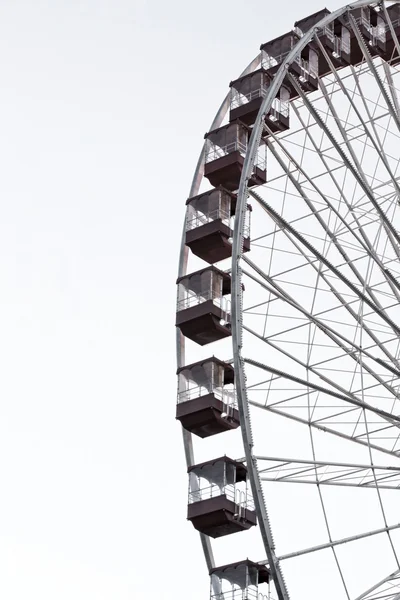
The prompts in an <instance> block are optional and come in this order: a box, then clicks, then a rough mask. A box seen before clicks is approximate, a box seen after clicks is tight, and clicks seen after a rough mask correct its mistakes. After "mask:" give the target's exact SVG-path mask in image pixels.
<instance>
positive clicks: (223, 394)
mask: <svg viewBox="0 0 400 600" xmlns="http://www.w3.org/2000/svg"><path fill="white" fill-rule="evenodd" d="M208 394H213V395H214V396H215V397H216V398H217V399H218V400H221V402H223V403H224V409H225V412H226V413H227V415H228V416H231V414H232V410H233V409H234V408H236V409H237V402H236V392H235V390H227V389H225V388H223V387H214V386H213V385H212V383H211V382H210V385H209V386H208V387H206V386H205V385H196V386H193V387H191V388H189V389H188V390H183V391H182V392H178V404H181V403H182V402H188V401H189V400H194V399H195V398H201V397H202V396H207V395H208Z"/></svg>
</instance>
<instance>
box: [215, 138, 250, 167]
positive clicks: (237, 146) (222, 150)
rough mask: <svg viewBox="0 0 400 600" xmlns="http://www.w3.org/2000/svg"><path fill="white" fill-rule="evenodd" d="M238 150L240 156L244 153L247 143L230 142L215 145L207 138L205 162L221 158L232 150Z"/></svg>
mask: <svg viewBox="0 0 400 600" xmlns="http://www.w3.org/2000/svg"><path fill="white" fill-rule="evenodd" d="M236 151H238V152H240V154H241V155H242V156H245V155H246V151H247V143H246V144H243V142H239V141H236V142H231V143H230V144H227V145H226V146H217V145H216V144H214V143H213V142H211V141H210V140H208V144H207V150H206V163H209V162H212V161H213V160H217V159H218V158H222V157H223V156H227V155H228V154H232V152H236Z"/></svg>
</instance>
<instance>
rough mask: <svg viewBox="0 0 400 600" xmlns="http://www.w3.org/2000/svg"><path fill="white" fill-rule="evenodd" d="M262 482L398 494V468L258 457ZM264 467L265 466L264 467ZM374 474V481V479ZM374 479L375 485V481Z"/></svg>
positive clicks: (399, 483)
mask: <svg viewBox="0 0 400 600" xmlns="http://www.w3.org/2000/svg"><path fill="white" fill-rule="evenodd" d="M256 458H257V461H258V463H259V464H260V463H261V464H260V467H259V472H260V476H261V479H262V480H263V481H272V482H276V483H282V482H288V483H301V484H303V483H307V484H315V485H316V484H318V485H336V486H347V487H358V488H364V489H371V488H375V486H376V481H377V485H378V487H379V488H381V489H388V490H400V467H388V466H377V465H373V466H371V465H362V464H357V463H354V464H352V463H340V462H322V461H313V460H301V459H298V458H276V457H268V456H257V457H256ZM264 465H267V466H264ZM374 474H375V477H374ZM375 479H376V481H375Z"/></svg>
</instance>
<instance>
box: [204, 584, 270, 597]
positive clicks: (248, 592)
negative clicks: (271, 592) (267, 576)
mask: <svg viewBox="0 0 400 600" xmlns="http://www.w3.org/2000/svg"><path fill="white" fill-rule="evenodd" d="M211 600H268V598H267V596H263V594H259V593H258V591H257V587H256V586H251V587H247V588H245V589H241V588H234V587H233V586H232V589H231V590H225V591H223V592H221V593H219V594H211Z"/></svg>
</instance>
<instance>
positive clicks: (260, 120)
mask: <svg viewBox="0 0 400 600" xmlns="http://www.w3.org/2000/svg"><path fill="white" fill-rule="evenodd" d="M398 1H399V0H396V3H398ZM369 4H370V2H369V1H368V0H359V1H358V2H355V3H354V4H351V5H350V6H345V7H344V8H341V9H338V10H336V11H334V12H333V13H331V14H330V15H328V16H327V17H325V18H323V19H322V20H321V21H320V22H319V23H318V24H317V25H316V26H315V27H314V28H313V29H312V30H310V31H308V32H307V33H306V34H305V35H304V36H303V37H302V38H301V39H300V40H299V41H298V43H297V44H296V45H295V46H294V48H293V49H292V50H291V52H290V53H289V54H288V57H287V60H286V62H285V63H283V64H282V65H281V66H280V67H279V69H278V71H277V73H276V74H275V77H274V79H273V81H272V83H271V87H270V88H269V92H268V93H267V95H266V96H265V97H264V99H263V102H262V104H261V107H260V110H259V112H258V115H257V119H256V121H255V124H254V128H253V131H252V134H251V137H250V141H249V145H248V150H247V153H246V157H245V160H244V165H243V170H242V174H241V179H240V184H239V190H238V197H237V208H236V217H235V227H234V234H233V243H232V296H231V300H232V342H233V358H234V367H235V380H236V392H237V399H238V408H239V414H240V423H241V431H242V437H243V444H244V449H245V454H246V460H247V466H248V473H249V479H250V483H251V487H252V491H253V496H254V501H255V504H256V508H257V512H258V515H259V526H260V530H261V534H262V537H263V541H264V547H265V551H266V554H267V557H268V562H269V565H270V569H271V575H272V577H273V580H274V583H275V587H276V591H277V595H278V598H279V600H289V592H288V590H287V587H286V583H285V581H284V578H283V574H282V571H281V568H280V565H279V559H278V558H277V557H276V554H275V546H274V541H273V537H272V530H271V526H270V523H269V516H268V512H267V508H266V505H265V502H264V499H263V492H262V487H261V481H260V477H259V473H258V470H257V462H256V459H255V458H254V456H253V453H252V448H253V445H254V444H253V438H252V430H251V421H250V411H249V403H248V399H247V390H246V375H245V370H244V363H243V359H242V357H241V349H242V293H243V292H242V285H241V267H240V260H241V257H242V252H243V233H244V224H245V211H246V203H247V193H248V192H247V188H248V181H249V179H250V177H251V172H252V170H253V168H254V163H255V159H256V154H257V150H258V146H259V144H260V140H261V135H262V131H263V125H264V117H265V115H266V114H267V112H268V111H269V109H270V108H271V106H272V102H273V100H274V98H275V96H276V95H277V93H278V91H279V88H280V87H281V85H282V83H283V80H284V78H285V75H286V73H287V70H288V68H289V65H290V64H291V63H292V62H293V61H294V60H295V58H296V56H298V54H299V53H300V52H301V50H302V49H303V48H305V46H306V45H307V44H308V43H309V42H310V41H311V39H312V38H313V36H314V31H315V29H320V28H322V27H325V26H326V25H328V24H329V23H331V22H332V21H334V20H335V19H336V18H338V17H340V16H341V15H343V14H344V13H345V12H346V11H347V10H348V9H353V8H358V7H363V6H368V5H369Z"/></svg>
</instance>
